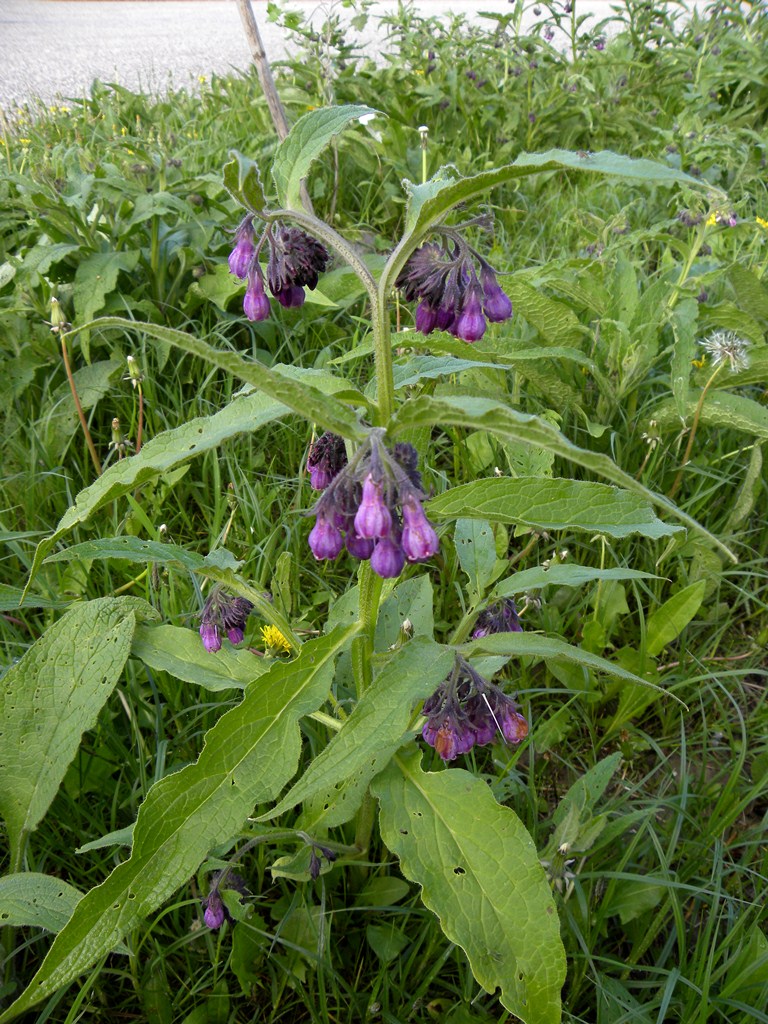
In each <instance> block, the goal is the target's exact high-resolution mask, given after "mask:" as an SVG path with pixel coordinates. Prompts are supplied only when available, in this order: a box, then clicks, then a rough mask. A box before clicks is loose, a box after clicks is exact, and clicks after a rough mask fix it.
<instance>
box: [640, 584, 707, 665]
mask: <svg viewBox="0 0 768 1024" xmlns="http://www.w3.org/2000/svg"><path fill="white" fill-rule="evenodd" d="M706 589H707V581H706V580H697V581H696V583H691V585H690V586H688V587H684V588H683V589H682V590H679V591H678V592H677V593H676V594H673V595H672V597H670V599H669V600H668V601H665V602H664V604H663V605H662V606H661V608H657V609H656V611H655V612H654V613H653V615H651V617H650V618H649V619H648V625H647V633H646V650H647V652H648V654H650V655H651V657H653V658H655V657H656V655H658V654H661V652H662V651H663V650H664V648H665V647H666V646H667V644H670V643H672V641H673V640H675V639H676V638H677V637H678V636H679V635H680V634H681V633H682V631H683V630H684V629H685V627H686V626H687V625H688V623H689V622H690V621H691V619H692V618H693V617H694V615H695V614H696V612H697V611H698V610H699V608H700V607H701V602H702V601H703V600H704V592H705V591H706Z"/></svg>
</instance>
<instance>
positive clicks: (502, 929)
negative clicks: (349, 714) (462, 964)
mask: <svg viewBox="0 0 768 1024" xmlns="http://www.w3.org/2000/svg"><path fill="white" fill-rule="evenodd" d="M420 757H421V755H420V753H419V751H417V750H414V751H412V752H411V753H409V754H407V755H404V754H398V755H397V756H396V757H395V758H394V760H393V761H392V763H391V764H390V766H389V767H388V768H387V769H386V770H385V771H384V772H382V774H381V775H379V776H377V778H376V779H374V781H373V783H372V786H371V792H372V793H373V795H374V796H375V797H377V799H378V801H379V804H380V808H381V812H380V821H381V834H382V838H383V840H384V842H385V843H386V845H387V847H388V848H389V849H390V850H391V851H392V852H393V853H394V854H396V855H397V856H398V857H399V858H400V866H401V869H402V872H403V874H404V875H405V877H406V878H409V879H411V880H412V881H414V882H417V883H418V884H419V885H421V887H422V899H423V900H424V903H425V904H426V906H427V907H428V908H429V909H430V910H432V911H433V912H434V913H435V914H437V916H438V917H439V919H440V925H441V927H442V929H443V931H444V932H445V934H446V936H447V937H448V939H449V940H450V941H451V942H455V943H456V944H457V945H459V946H461V948H462V949H463V950H464V952H465V953H466V954H467V957H468V958H469V963H470V966H471V968H472V973H473V974H474V976H475V978H476V979H477V981H478V982H479V983H480V985H482V986H483V988H484V989H485V990H486V991H487V992H494V991H495V990H496V989H497V988H500V989H501V996H500V999H501V1002H502V1004H503V1005H504V1006H505V1007H506V1008H507V1009H508V1010H509V1011H510V1012H511V1013H514V1014H516V1015H517V1016H518V1017H519V1018H520V1019H521V1020H522V1021H524V1022H525V1024H559V1021H560V989H561V988H562V985H563V982H564V981H565V952H564V950H563V945H562V942H561V940H560V923H559V921H558V918H557V911H556V909H555V903H554V900H553V899H552V893H551V891H550V888H549V884H548V882H547V878H546V875H545V874H544V870H543V868H542V867H541V864H540V863H539V858H538V854H537V852H536V847H535V846H534V843H533V840H532V839H531V837H530V836H529V835H528V833H527V831H526V830H525V828H524V826H523V824H522V822H521V821H520V819H519V818H518V817H517V815H516V814H515V813H514V811H513V810H511V808H509V807H501V806H500V805H499V804H497V803H496V801H495V799H494V797H493V795H492V793H491V791H490V789H489V788H488V786H487V785H486V783H485V782H484V781H483V780H482V779H479V778H476V777H475V776H474V775H471V774H470V773H469V772H466V771H463V770H462V769H459V768H451V769H449V770H447V771H441V772H424V771H422V769H421V766H420V764H419V761H420Z"/></svg>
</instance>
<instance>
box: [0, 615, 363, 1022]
mask: <svg viewBox="0 0 768 1024" xmlns="http://www.w3.org/2000/svg"><path fill="white" fill-rule="evenodd" d="M356 631H357V626H353V627H351V628H347V629H343V628H339V629H336V630H334V631H333V632H332V633H329V634H328V635H327V636H324V637H320V638H318V639H317V640H311V641H309V642H308V643H306V644H305V645H304V646H303V648H302V650H301V653H300V654H299V656H298V657H297V658H296V659H295V660H294V661H292V662H288V663H287V664H284V663H276V664H274V665H273V667H272V668H271V669H270V671H269V672H268V673H267V674H266V675H265V676H264V677H263V680H262V682H263V685H261V686H254V687H250V688H249V689H248V691H247V692H246V694H245V696H244V698H243V701H242V703H241V704H239V705H238V706H237V707H235V708H233V709H232V710H231V711H228V712H227V713H226V714H225V715H222V717H221V718H220V719H219V721H218V722H217V723H216V725H215V726H214V727H213V728H212V729H211V730H210V731H209V732H208V733H207V734H206V738H205V746H204V747H203V750H202V753H201V754H200V757H199V758H198V760H197V762H196V763H195V764H191V765H188V766H187V767H186V768H183V769H182V770H181V771H178V772H174V773H173V774H171V775H167V776H166V777H165V778H164V779H161V780H160V781H159V782H156V783H155V785H154V786H153V787H152V788H151V790H150V791H149V793H148V795H147V798H146V800H145V801H144V803H143V804H142V805H141V807H140V809H139V815H138V818H137V821H136V827H135V829H134V834H133V848H132V851H131V856H130V857H129V859H128V860H126V861H124V862H123V863H122V864H120V865H119V866H118V867H116V868H115V869H114V871H113V872H112V873H111V874H110V875H109V877H108V878H106V879H105V881H104V882H102V883H101V885H99V886H97V887H96V888H95V889H92V890H91V891H90V892H89V893H87V894H86V895H85V896H84V897H83V899H82V900H81V901H80V903H78V905H77V907H76V909H75V912H74V914H73V915H72V918H71V919H70V921H69V923H68V924H67V925H66V927H65V928H64V929H63V930H62V931H61V932H60V933H59V935H58V937H57V938H56V939H55V941H54V943H53V945H52V946H51V949H50V951H49V953H48V955H47V956H46V958H45V960H44V961H43V964H42V966H41V967H40V969H39V970H38V972H37V974H36V975H35V976H34V978H33V979H32V981H31V982H30V984H29V986H28V987H27V988H26V989H25V991H24V992H23V993H22V994H21V996H19V998H18V999H17V1000H16V1002H15V1003H13V1005H12V1006H10V1007H9V1008H8V1009H7V1010H6V1011H5V1012H4V1013H3V1014H2V1015H0V1024H5V1022H6V1021H10V1020H13V1019H14V1017H17V1016H18V1015H19V1014H21V1013H23V1012H24V1011H25V1010H27V1009H29V1007H30V1006H34V1005H35V1003H38V1002H39V1001H40V1000H41V999H45V998H46V997H47V996H49V995H51V993H53V992H55V991H56V990H57V989H59V988H61V986H62V985H66V984H68V983H69V982H70V981H72V980H73V979H74V978H76V977H77V976H78V975H79V974H81V973H82V972H83V971H85V970H87V969H88V967H90V965H91V964H92V963H94V962H95V961H96V960H97V959H98V958H99V957H100V956H103V955H104V954H105V953H107V952H108V951H109V950H110V949H111V948H112V947H113V946H114V945H115V943H116V942H118V941H119V940H120V938H121V937H122V936H123V935H125V934H126V932H128V931H130V929H131V928H134V927H135V926H136V924H137V923H138V922H139V921H141V920H142V919H143V918H145V917H146V916H147V915H148V914H151V913H152V911H153V910H156V909H157V907H159V906H160V904H161V903H162V902H163V901H164V900H166V899H167V898H168V897H169V896H170V895H171V894H172V893H173V892H175V890H176V889H177V888H178V887H179V886H180V885H182V884H183V883H184V882H186V881H187V879H188V878H189V877H190V875H191V874H192V873H193V872H194V871H195V870H196V869H197V867H198V866H199V865H200V864H201V863H202V861H203V860H204V858H205V856H206V854H207V853H208V851H209V850H210V849H211V847H213V846H216V845H217V844H218V843H222V842H225V841H226V840H227V839H230V838H231V837H232V836H233V835H234V834H235V833H236V832H237V831H238V830H239V829H240V828H242V826H243V822H244V821H245V819H246V817H247V816H248V815H249V814H250V813H251V812H252V811H253V807H254V805H255V804H258V803H263V802H266V801H268V800H273V799H274V798H275V797H276V796H277V794H278V792H279V791H280V789H281V788H282V786H284V785H285V782H286V781H287V780H288V779H289V778H290V777H291V776H292V775H293V774H294V772H295V771H296V768H297V766H298V760H299V751H300V747H301V733H300V730H299V725H298V722H299V719H300V718H301V717H302V716H303V715H307V714H310V713H311V712H313V711H315V710H317V708H319V707H320V705H321V704H322V703H323V701H324V700H325V699H326V696H327V693H328V688H329V686H330V683H331V681H332V679H333V665H334V659H335V657H336V655H337V654H339V653H340V651H341V650H342V649H343V648H344V647H346V646H347V644H348V643H349V642H350V640H351V639H352V637H353V636H354V635H355V633H356Z"/></svg>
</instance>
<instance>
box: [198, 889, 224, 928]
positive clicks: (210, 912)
mask: <svg viewBox="0 0 768 1024" xmlns="http://www.w3.org/2000/svg"><path fill="white" fill-rule="evenodd" d="M204 906H205V910H204V911H203V920H204V921H205V923H206V925H207V926H208V927H209V928H211V929H212V930H214V931H215V930H216V929H217V928H221V926H222V925H223V924H224V915H225V911H224V904H223V903H222V901H221V896H219V893H218V890H217V889H213V890H212V891H211V892H210V893H209V894H208V898H207V899H206V900H205V902H204Z"/></svg>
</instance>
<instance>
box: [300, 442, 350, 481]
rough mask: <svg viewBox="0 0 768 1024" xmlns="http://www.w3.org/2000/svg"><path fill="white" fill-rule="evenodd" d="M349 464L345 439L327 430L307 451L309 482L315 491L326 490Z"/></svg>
mask: <svg viewBox="0 0 768 1024" xmlns="http://www.w3.org/2000/svg"><path fill="white" fill-rule="evenodd" d="M346 464H347V450H346V447H345V446H344V439H343V438H342V437H339V436H338V434H332V433H330V432H329V431H327V432H326V433H325V434H321V435H320V437H318V438H317V440H316V441H314V442H313V443H312V445H311V446H310V449H309V452H308V453H307V469H308V470H309V482H310V484H311V486H312V489H313V490H315V491H324V490H325V488H326V487H327V486H328V485H329V484H330V483H331V481H332V480H333V479H334V478H335V477H336V476H338V474H339V473H340V472H341V470H342V469H343V468H344V467H345V466H346Z"/></svg>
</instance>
